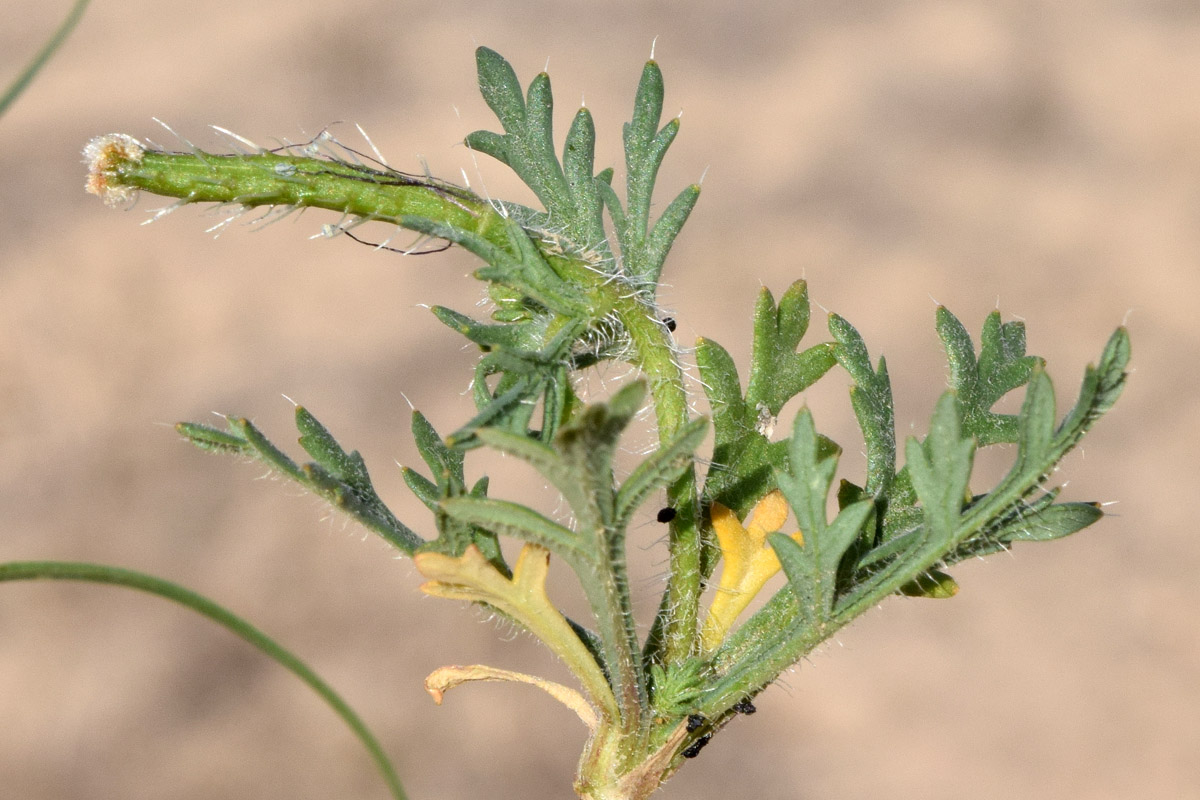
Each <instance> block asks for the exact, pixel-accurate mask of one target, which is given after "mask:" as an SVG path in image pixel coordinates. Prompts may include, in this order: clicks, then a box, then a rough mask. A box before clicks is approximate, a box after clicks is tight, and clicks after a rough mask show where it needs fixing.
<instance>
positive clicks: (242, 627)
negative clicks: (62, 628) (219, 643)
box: [0, 561, 408, 800]
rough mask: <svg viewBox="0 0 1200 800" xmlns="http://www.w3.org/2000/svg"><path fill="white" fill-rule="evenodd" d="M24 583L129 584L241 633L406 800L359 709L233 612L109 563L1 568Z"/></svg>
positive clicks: (4, 577)
mask: <svg viewBox="0 0 1200 800" xmlns="http://www.w3.org/2000/svg"><path fill="white" fill-rule="evenodd" d="M21 580H66V581H85V582H89V583H107V584H111V585H114V586H124V587H125V588H127V589H137V590H138V591H142V592H147V593H149V594H154V595H158V596H159V597H162V598H165V599H167V600H171V601H173V602H176V603H179V604H180V605H182V606H184V607H186V608H189V609H191V610H192V611H195V612H196V613H197V614H200V615H202V616H205V617H208V618H209V619H210V620H212V621H213V622H215V623H217V624H218V625H220V626H221V627H223V628H225V629H226V630H228V631H230V632H231V633H234V634H236V635H237V636H239V637H240V638H242V639H244V640H245V641H247V642H249V643H250V644H252V645H254V646H255V647H257V648H258V649H259V650H261V651H262V652H263V653H265V654H266V655H268V656H270V657H271V658H272V659H274V660H275V661H276V662H277V663H279V664H280V665H281V666H283V667H284V668H286V669H287V670H288V671H290V672H291V673H292V674H293V675H295V676H296V677H297V678H299V679H300V680H302V681H304V683H305V684H306V685H307V686H308V687H309V688H310V689H312V690H313V691H314V692H316V693H317V694H318V695H319V696H320V697H321V699H322V700H324V701H325V702H326V703H327V704H328V705H329V707H330V708H332V709H333V710H334V712H335V713H336V714H337V715H338V716H339V717H341V718H342V721H343V722H345V723H346V725H347V726H348V727H349V728H350V730H351V731H353V732H354V735H355V736H357V737H358V740H359V741H360V742H362V744H363V746H364V747H366V749H367V752H368V753H370V755H371V760H372V761H374V762H375V766H376V768H377V769H378V770H379V773H380V775H381V776H382V777H383V780H384V782H385V783H386V784H387V786H388V791H389V792H390V793H391V795H392V797H394V798H395V799H396V800H407V797H408V795H406V794H405V792H404V787H403V786H401V784H400V778H399V777H398V776H397V775H396V770H395V768H394V767H393V766H392V763H391V761H390V760H389V759H388V757H387V754H386V753H384V751H383V747H382V746H381V745H380V744H379V741H378V740H377V739H376V738H375V736H374V735H373V734H372V733H371V731H370V729H368V728H367V726H366V723H364V722H363V721H362V719H360V718H359V716H358V714H356V713H354V710H353V709H352V708H350V706H349V705H348V704H347V703H346V701H345V700H343V699H342V697H341V695H339V694H338V693H337V692H335V691H334V690H333V688H332V687H331V686H330V685H329V684H327V683H325V681H323V680H321V678H320V677H318V676H317V674H316V673H315V672H313V671H312V669H310V668H309V667H308V665H307V664H305V663H304V662H303V661H301V660H300V659H299V658H298V657H296V656H295V655H293V654H292V653H291V652H290V651H288V650H285V649H284V648H283V647H282V646H281V645H279V644H277V643H276V642H275V640H274V639H272V638H271V637H269V636H267V635H266V634H265V633H263V632H262V631H260V630H259V629H258V628H256V627H254V626H253V625H251V624H250V623H249V622H246V621H245V620H244V619H242V618H241V617H239V616H237V615H236V614H234V613H233V612H231V611H227V610H226V609H225V608H223V607H221V606H219V605H217V604H216V603H214V602H213V601H211V600H209V599H208V598H206V597H204V596H202V595H199V594H197V593H195V592H193V591H192V590H190V589H185V588H184V587H182V586H180V585H178V584H175V583H171V582H170V581H166V580H163V579H162V578H156V577H154V576H153V575H147V574H145V573H142V572H135V571H133V570H128V569H122V568H120V567H110V566H106V565H104V564H87V563H79V562H68V561H14V562H9V563H6V564H0V582H3V581H21Z"/></svg>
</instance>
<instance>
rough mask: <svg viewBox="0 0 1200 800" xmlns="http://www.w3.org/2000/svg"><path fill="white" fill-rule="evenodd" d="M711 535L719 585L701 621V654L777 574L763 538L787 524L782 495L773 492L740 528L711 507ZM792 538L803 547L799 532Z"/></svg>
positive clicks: (710, 648) (776, 564)
mask: <svg viewBox="0 0 1200 800" xmlns="http://www.w3.org/2000/svg"><path fill="white" fill-rule="evenodd" d="M710 514H711V518H712V524H713V531H714V532H715V533H716V535H717V543H718V545H719V546H720V548H721V558H722V561H723V566H722V568H721V583H720V584H719V585H718V587H717V594H716V596H715V597H714V598H713V601H712V605H711V606H710V607H709V609H708V617H707V618H706V619H705V620H704V628H703V630H702V632H701V638H700V643H701V647H702V648H703V649H704V651H705V652H712V651H713V650H715V649H717V647H718V646H719V645H720V644H721V642H723V641H724V640H725V637H726V636H727V635H728V634H729V630H730V628H732V627H733V623H734V622H735V621H736V620H737V618H738V615H739V614H741V613H742V612H743V611H745V610H746V606H748V605H750V601H751V600H753V599H754V596H755V595H757V594H758V593H759V591H760V590H761V589H762V587H763V586H764V585H765V584H766V582H767V581H768V580H770V579H771V576H773V575H774V574H775V573H776V572H778V571H779V557H778V556H777V555H775V551H774V550H773V549H772V548H771V546H770V545H769V544H767V534H770V533H774V532H776V531H778V530H779V529H780V528H782V527H783V523H784V522H786V521H787V515H788V505H787V502H786V501H785V500H784V499H783V494H782V493H781V492H780V491H779V490H778V489H776V490H774V491H772V492H770V493H769V494H767V495H766V496H765V497H763V498H762V499H761V500H759V501H758V503H757V504H756V505H755V506H754V511H752V512H751V514H752V516H751V517H750V518H749V523H748V525H746V526H743V524H742V523H741V522H739V521H738V519H737V517H736V516H735V515H734V513H733V512H732V511H730V510H729V509H728V508H726V507H725V506H723V505H721V504H720V503H713V504H712V509H711V511H710ZM792 538H793V539H795V540H796V541H797V542H798V543H801V544H803V542H804V537H803V536H802V535H801V533H800V532H799V531H797V532H796V533H794V534H792Z"/></svg>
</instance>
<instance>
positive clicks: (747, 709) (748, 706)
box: [733, 697, 758, 716]
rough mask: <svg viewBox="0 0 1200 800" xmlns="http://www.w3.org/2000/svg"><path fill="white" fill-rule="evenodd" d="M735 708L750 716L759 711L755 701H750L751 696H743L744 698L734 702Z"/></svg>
mask: <svg viewBox="0 0 1200 800" xmlns="http://www.w3.org/2000/svg"><path fill="white" fill-rule="evenodd" d="M733 710H734V711H736V712H737V713H739V714H745V715H746V716H750V715H751V714H753V713H754V712H756V711H758V709H757V708H755V707H754V703H751V702H750V698H749V697H746V698H743V699H742V700H739V701H737V702H736V703H734V705H733Z"/></svg>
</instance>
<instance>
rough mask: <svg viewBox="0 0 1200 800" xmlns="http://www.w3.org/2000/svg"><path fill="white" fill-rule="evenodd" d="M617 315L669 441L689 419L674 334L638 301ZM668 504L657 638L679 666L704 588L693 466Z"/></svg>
mask: <svg viewBox="0 0 1200 800" xmlns="http://www.w3.org/2000/svg"><path fill="white" fill-rule="evenodd" d="M616 312H617V314H618V315H619V316H620V318H621V322H622V324H623V325H624V326H625V329H626V330H627V331H628V332H629V335H630V337H631V338H632V340H633V347H634V353H635V356H634V358H633V359H632V360H633V362H634V363H635V364H637V366H639V367H640V368H641V370H642V372H644V373H645V374H646V376H647V378H648V379H649V383H650V395H651V398H652V400H653V402H654V414H655V420H656V422H657V424H658V437H659V441H660V442H666V441H669V440H670V439H671V437H673V436H674V435H675V433H676V432H677V431H678V430H679V428H680V426H682V425H684V424H685V423H686V422H687V421H688V419H689V418H690V417H689V413H688V396H687V391H686V390H685V389H684V385H683V370H682V368H681V367H680V365H679V362H678V361H677V360H676V353H675V349H674V347H673V343H672V341H671V338H670V333H669V332H668V331H667V330H666V328H665V327H664V326H663V325H662V324H661V323H660V322H659V321H658V320H657V319H656V318H655V317H654V316H653V314H652V313H651V309H649V308H647V307H646V306H645V305H643V304H642V303H640V302H639V301H637V300H636V299H633V298H621V299H620V300H619V301H618V303H617V304H616ZM667 502H668V504H669V505H670V506H671V507H672V508H674V509H675V518H674V519H673V520H672V521H671V523H670V526H671V527H670V539H669V548H670V559H671V566H670V571H669V576H668V579H667V581H668V583H667V591H666V595H665V596H664V598H663V605H662V608H661V609H660V611H659V616H658V618H657V619H656V622H655V624H656V626H657V627H659V628H660V632H659V633H658V635H657V638H658V640H659V641H660V642H661V645H658V646H659V647H661V649H660V650H659V651H658V652H657V653H655V656H656V657H658V658H659V659H660V660H661V661H663V662H664V663H676V662H679V661H683V660H684V659H686V658H688V657H689V656H690V655H691V652H692V648H693V646H694V644H695V641H696V626H697V618H698V615H699V605H700V593H701V589H702V586H701V575H700V551H701V541H700V527H699V507H698V502H697V498H696V468H695V466H694V465H693V466H691V467H689V468H688V470H687V471H686V472H684V474H683V475H682V476H681V477H680V478H679V479H678V480H676V481H675V483H673V484H671V486H669V487H668V488H667ZM652 644H653V643H652Z"/></svg>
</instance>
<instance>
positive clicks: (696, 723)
mask: <svg viewBox="0 0 1200 800" xmlns="http://www.w3.org/2000/svg"><path fill="white" fill-rule="evenodd" d="M706 722H708V720H707V719H705V717H704V715H703V714H688V718H687V731H688V733H692V732H693V731H695V730H696V729H698V728H701V727H703V726H704V723H706Z"/></svg>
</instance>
